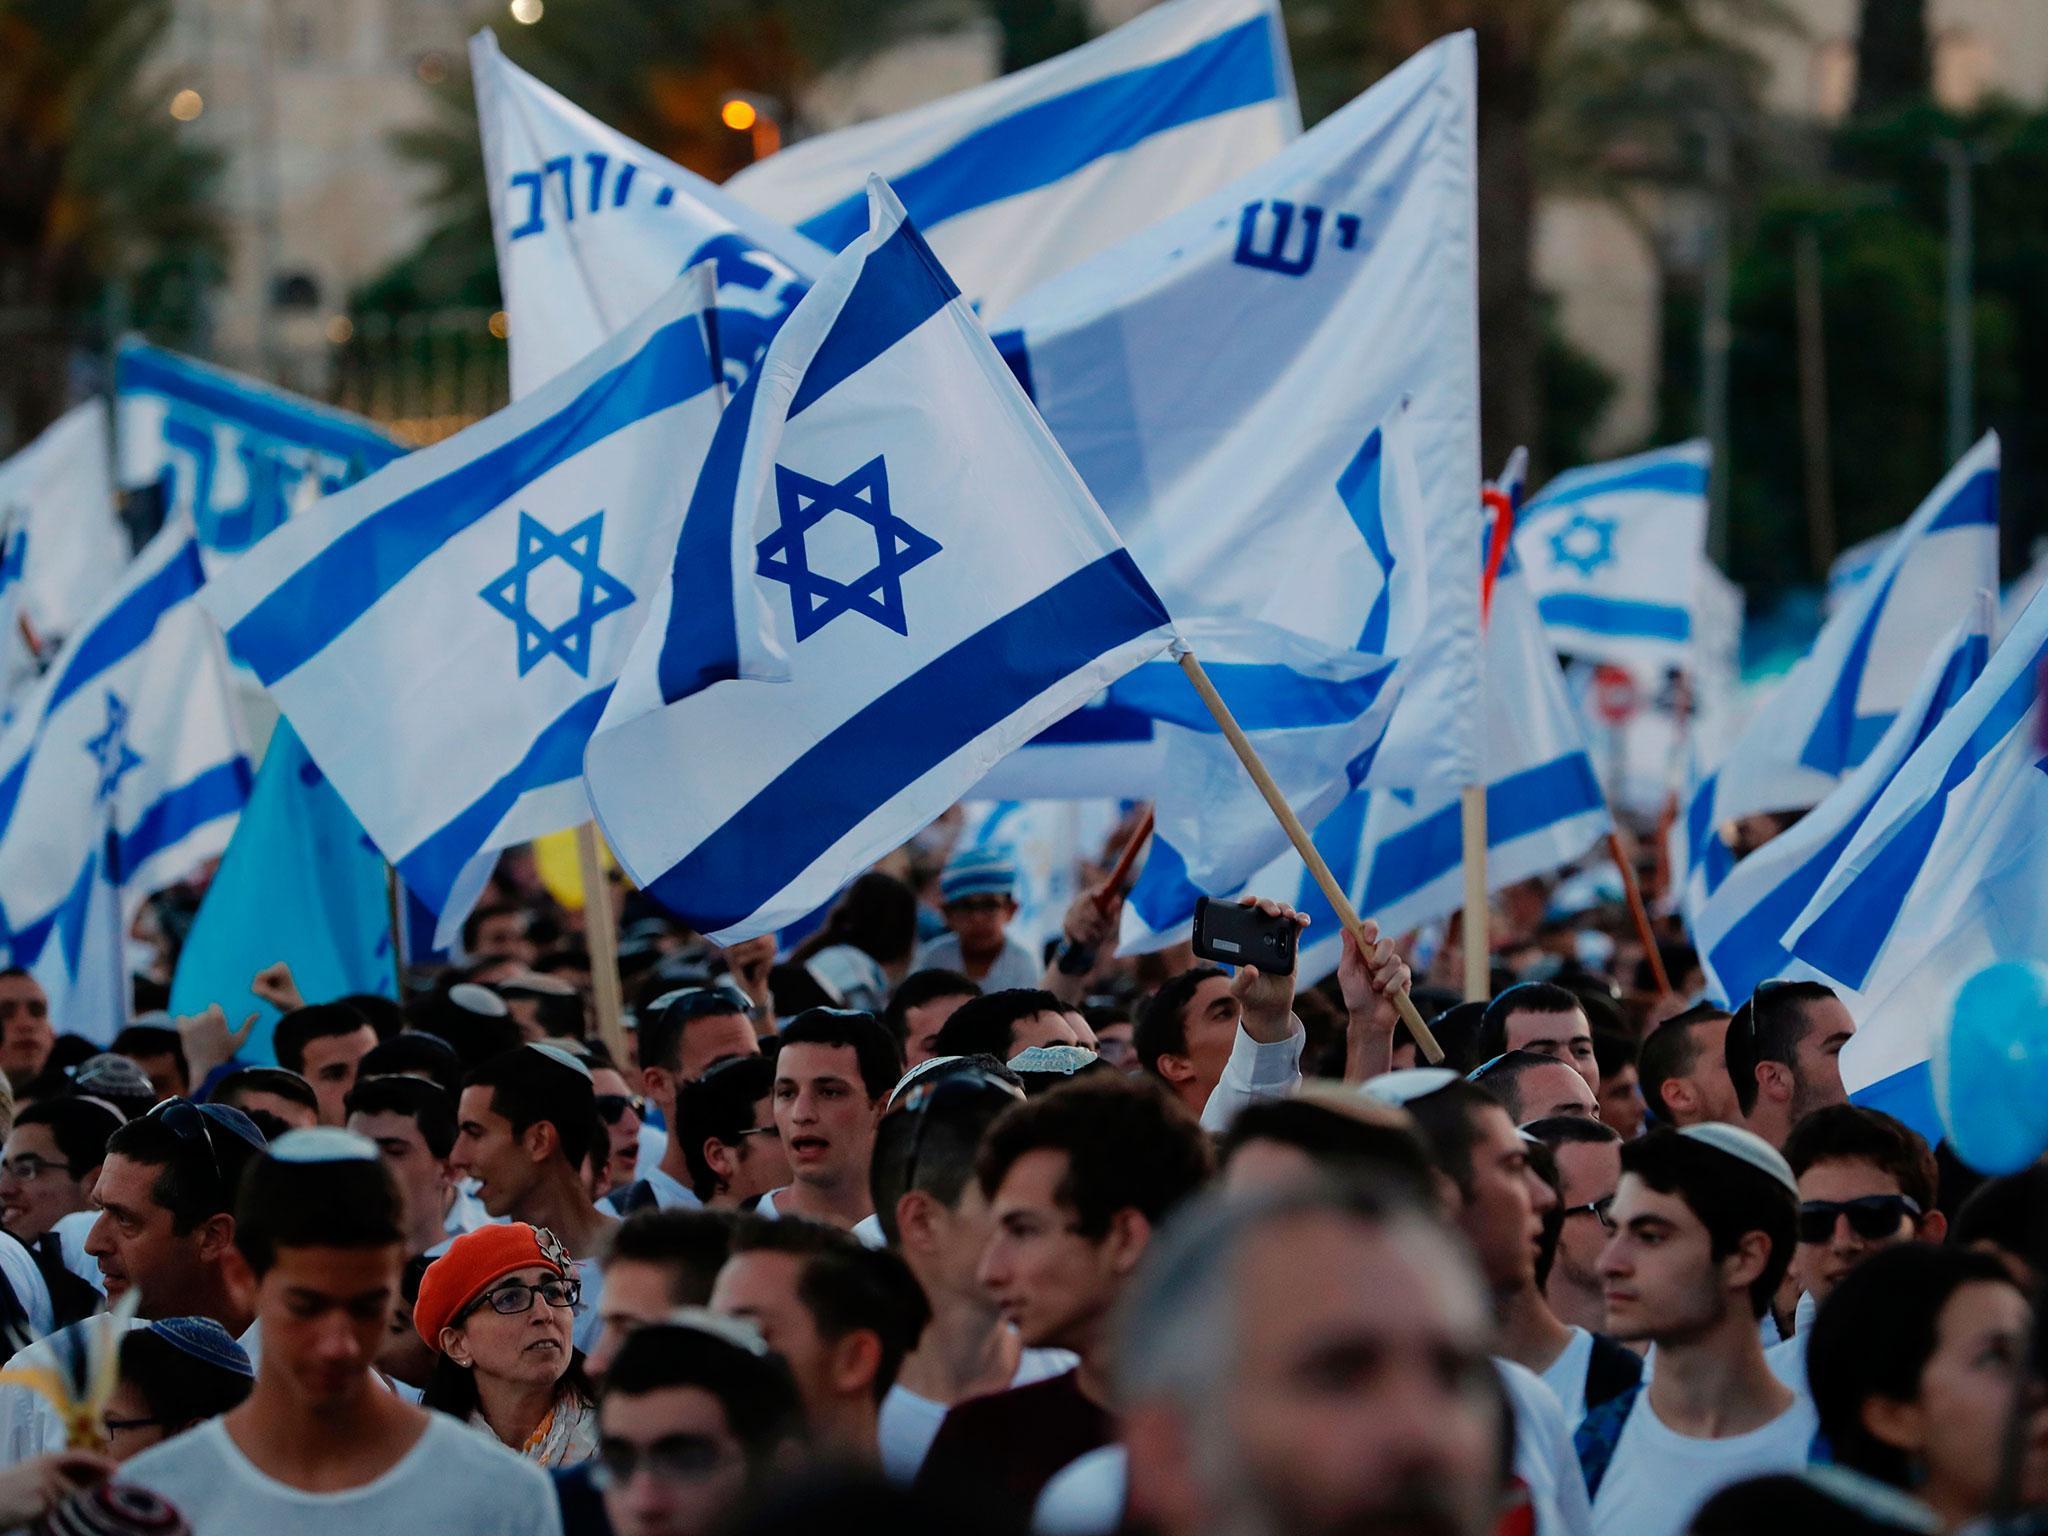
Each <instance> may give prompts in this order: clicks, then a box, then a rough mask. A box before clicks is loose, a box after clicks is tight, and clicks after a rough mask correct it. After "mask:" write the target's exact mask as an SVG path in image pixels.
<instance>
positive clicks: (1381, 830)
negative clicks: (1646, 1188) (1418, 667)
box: [1123, 545, 1611, 985]
mask: <svg viewBox="0 0 2048 1536" xmlns="http://www.w3.org/2000/svg"><path fill="white" fill-rule="evenodd" d="M1470 574H1471V579H1473V580H1475V582H1476V579H1477V575H1478V573H1477V570H1476V568H1475V569H1474V570H1473V571H1472V572H1471V573H1470ZM1485 643H1486V673H1485V676H1486V708H1485V723H1486V732H1485V736H1484V741H1485V750H1486V833H1487V865H1486V871H1487V883H1488V886H1489V888H1490V889H1493V890H1499V889H1501V888H1503V887H1505V886H1508V885H1512V884H1514V883H1515V882H1516V881H1519V880H1527V879H1530V878H1532V877H1533V876H1536V875H1542V874H1548V873H1550V872H1551V871H1553V870H1556V869H1559V868H1561V867H1563V866H1564V865H1566V864H1569V863H1571V862H1572V861H1573V860H1575V859H1577V858H1579V857H1581V856H1582V855H1584V853H1585V852H1586V850H1587V849H1588V848H1590V847H1591V846H1592V845H1593V844H1594V843H1595V842H1596V841H1598V839H1599V838H1600V837H1602V836H1603V835H1604V834H1605V833H1606V832H1607V831H1608V830H1609V829H1610V826H1611V823H1610V822H1609V820H1608V816H1607V805H1606V801H1605V799H1604V798H1603V797H1602V795H1601V793H1600V784H1599V780H1598V779H1597V777H1596V776H1595V775H1594V772H1593V764H1592V761H1591V759H1590V758H1589V757H1588V755H1587V751H1586V743H1585V738H1584V734H1583V732H1582V730H1581V728H1580V725H1579V721H1578V716H1577V714H1576V712H1575V711H1574V710H1573V708H1572V703H1571V698H1570V696H1569V694H1568V693H1567V692H1566V689H1565V681H1564V674H1563V671H1562V669H1561V668H1560V667H1559V665H1558V661H1557V658H1556V656H1555V655H1553V654H1552V653H1551V650H1550V648H1549V644H1548V642H1547V641H1546V640H1545V639H1544V635H1543V625H1542V621H1541V620H1540V619H1539V618H1538V617H1537V613H1536V601H1535V597H1534V595H1533V594H1532V593H1531V591H1530V589H1529V582H1528V577H1527V574H1526V573H1525V572H1524V570H1523V569H1522V567H1521V565H1520V562H1519V560H1518V559H1517V557H1516V554H1515V551H1514V549H1513V546H1512V545H1510V546H1509V547H1508V549H1507V551H1506V552H1505V553H1504V555H1503V556H1502V562H1501V567H1500V570H1499V572H1498V574H1497V576H1496V579H1495V582H1494V589H1493V609H1492V616H1491V619H1490V621H1489V622H1488V624H1487V628H1486V642H1485ZM1397 713H1398V707H1397ZM1315 844H1316V848H1317V850H1318V851H1319V852H1320V853H1321V854H1322V855H1323V860H1324V862H1325V863H1327V864H1328V865H1329V866H1330V872H1331V874H1333V875H1334V876H1335V877H1336V878H1337V880H1338V882H1339V883H1340V884H1341V885H1342V886H1343V887H1344V890H1345V893H1346V894H1347V895H1348V896H1349V897H1350V898H1351V901H1352V905H1353V906H1354V907H1356V908H1357V910H1358V911H1359V912H1360V913H1361V914H1362V915H1364V916H1366V917H1370V918H1373V919H1374V920H1375V921H1377V922H1378V923H1379V925H1380V927H1381V928H1382V929H1383V930H1384V931H1386V932H1388V933H1405V932H1407V931H1409V930H1410V929H1414V928H1418V927H1420V926H1421V925H1422V924H1424V923H1427V922H1431V921H1434V920H1435V919H1437V918H1441V917H1447V916H1449V915H1450V914H1451V913H1452V912H1455V911H1457V910H1458V909H1459V908H1460V907H1461V906H1462V905H1463V903H1464V832H1463V824H1462V822H1461V820H1460V806H1459V790H1458V787H1457V786H1455V785H1444V784H1439V785H1432V786H1426V787H1424V788H1422V789H1418V790H1384V789H1372V788H1365V789H1361V790H1359V791H1357V792H1356V793H1354V794H1352V795H1350V796H1349V797H1347V798H1346V799H1345V800H1344V801H1343V803H1342V804H1340V805H1339V806H1338V807H1337V809H1336V810H1334V811H1332V812H1331V813H1330V814H1329V815H1327V816H1326V817H1324V818H1323V820H1322V822H1321V823H1320V824H1319V825H1318V826H1317V827H1316V829H1315ZM1245 889H1246V890H1249V891H1252V892H1254V893H1256V894H1258V895H1261V896H1273V897H1278V898H1281V899H1284V900H1288V901H1291V902H1293V903H1294V905H1295V906H1296V907H1297V908H1298V909H1300V910H1301V911H1303V912H1306V913H1308V914H1309V917H1310V926H1309V929H1308V931H1307V933H1306V934H1304V935H1303V939H1304V943H1303V945H1302V948H1301V954H1300V958H1299V960H1298V961H1297V964H1296V972H1295V974H1296V975H1297V976H1298V977H1299V978H1300V979H1301V982H1302V984H1304V985H1307V984H1311V983H1313V982H1315V981H1318V980H1320V979H1322V978H1323V977H1325V976H1328V975H1330V974H1331V973H1332V972H1334V971H1335V970H1336V968H1337V961H1338V957H1339V953H1340V948H1341V946H1340V943H1339V928H1338V923H1337V917H1336V914H1335V912H1333V911H1332V910H1331V908H1330V904H1329V902H1328V900H1327V899H1326V898H1325V897H1324V896H1323V893H1322V890H1321V888H1320V887H1319V886H1317V884H1316V883H1315V881H1314V880H1313V879H1312V878H1311V877H1310V875H1309V873H1308V870H1307V868H1306V867H1305V866H1304V865H1303V864H1302V862H1301V860H1300V859H1299V858H1298V857H1297V856H1296V855H1294V854H1293V853H1292V852H1289V853H1287V854H1285V855H1283V856H1281V857H1280V858H1278V859H1276V860H1274V862H1273V863H1272V864H1270V865H1268V866H1267V867H1266V868H1265V869H1264V870H1262V871H1261V872H1260V873H1259V874H1258V875H1256V876H1254V877H1253V878H1252V879H1251V880H1250V881H1249V882H1247V884H1246V886H1245ZM1199 894H1200V892H1199V891H1198V890H1197V889H1196V888H1195V887H1194V886H1193V885H1192V884H1190V883H1189V882H1188V881H1187V878H1186V870H1185V866H1184V864H1183V863H1181V861H1179V860H1178V859H1177V857H1176V856H1175V854H1174V853H1173V852H1172V850H1171V849H1170V847H1169V848H1167V849H1164V850H1162V847H1161V845H1160V844H1159V842H1158V840H1157V839H1156V838H1155V840H1154V843H1153V848H1152V852H1151V854H1150V855H1149V856H1148V857H1147V859H1146V863H1145V869H1144V872H1143V874H1141V875H1140V877H1139V879H1138V883H1137V886H1136V887H1135V888H1134V889H1133V891H1132V893H1131V899H1130V901H1129V902H1128V903H1127V904H1126V906H1125V907H1124V926H1123V948H1124V950H1125V951H1126V952H1135V951H1146V950H1153V949H1159V948H1163V947H1165V946H1166V945H1168V944H1172V943H1177V942H1179V941H1180V940H1183V939H1185V938H1186V937H1187V935H1188V930H1189V926H1190V923H1191V920H1192V918H1193V916H1194V901H1195V897H1196V896H1197V895H1199Z"/></svg>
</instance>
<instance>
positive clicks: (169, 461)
mask: <svg viewBox="0 0 2048 1536" xmlns="http://www.w3.org/2000/svg"><path fill="white" fill-rule="evenodd" d="M114 408H115V412H116V418H115V425H116V427H117V429H118V437H119V441H120V454H121V457H120V475H121V483H122V484H123V485H125V486H129V487H141V486H146V485H153V484H157V483H159V482H161V483H162V484H163V486H164V492H165V494H164V510H165V513H166V515H167V516H168V515H178V514H182V515H184V516H186V517H189V518H191V520H192V524H193V527H194V528H196V529H197V530H198V534H199V544H200V548H202V549H203V550H205V552H206V566H207V569H208V570H209V571H217V570H219V569H220V568H221V566H222V564H223V563H224V562H225V561H226V560H228V559H231V558H232V557H234V556H236V555H239V554H241V553H242V552H243V551H244V550H246V549H248V548H249V547H250V546H252V545H253V544H255V542H256V541H257V540H258V539H260V538H262V537H263V536H264V535H265V534H267V533H269V532H270V531H271V530H272V529H274V528H277V527H279V526H281V525H282V524H283V523H284V522H285V521H286V519H288V518H290V517H291V516H292V515H293V514H294V513H297V512H302V511H304V510H305V509H306V508H307V507H309V506H311V505H312V504H313V503H314V502H315V501H317V500H319V499H320V498H321V497H322V496H325V495H327V494H328V493H330V492H332V491H335V490H338V489H340V488H341V487H342V486H344V485H347V484H349V483H350V482H351V481H352V480H357V479H360V478H361V477H362V476H364V475H366V474H368V473H370V472H371V471H372V470H377V469H382V468H383V467H384V466H385V465H386V464H389V463H390V462H391V461H392V460H393V459H396V458H399V457H401V456H402V455H403V454H404V453H405V452H406V447H405V445H404V444H403V443H401V442H399V441H398V440H397V439H396V438H393V437H390V436H388V435H386V434H385V433H384V432H382V431H381V430H379V429H378V428H377V427H376V426H374V425H372V424H371V423H370V422H368V421H365V420H364V419H363V418H362V417H360V416H356V415H352V414H351V413H349V412H347V411H343V410H337V409H336V408H334V407H333V406H328V405H322V404H320V403H319V402H318V401H315V400H308V399H307V398H306V397H305V396H303V395H295V394H293V393H292V392H291V391H290V390H285V389H275V388H272V387H271V386H270V385H268V384H260V383H258V382H257V381H256V380H254V379H249V378H244V377H243V376H242V375H240V374H238V373H231V372H229V371H228V370H227V369H225V368H216V367H214V366H213V365H212V364H210V363H202V362H199V361H197V360H196V359H194V358H189V357H182V356H180V355H179V354H178V353H176V352H170V351H166V350H165V349H164V348H162V347H152V346H150V345H148V344H147V343H144V342H139V341H129V342H124V343H122V345H121V351H120V354H119V356H118V357H117V358H116V359H115V362H114Z"/></svg>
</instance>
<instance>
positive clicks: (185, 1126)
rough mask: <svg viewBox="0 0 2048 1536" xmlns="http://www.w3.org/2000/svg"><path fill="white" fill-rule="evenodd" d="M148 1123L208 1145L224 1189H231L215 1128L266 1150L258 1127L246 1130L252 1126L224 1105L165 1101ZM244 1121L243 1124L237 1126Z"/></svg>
mask: <svg viewBox="0 0 2048 1536" xmlns="http://www.w3.org/2000/svg"><path fill="white" fill-rule="evenodd" d="M143 1119H145V1120H154V1121H156V1122H157V1123H158V1124H159V1125H161V1126H163V1128H164V1129H165V1130H167V1131H169V1132H170V1133H171V1134H172V1135H173V1136H175V1137H177V1138H178V1140H180V1141H195V1140H196V1141H201V1142H204V1143H205V1144H206V1158H207V1161H208V1162H210V1163H212V1164H213V1181H214V1183H215V1184H216V1185H217V1186H219V1187H220V1188H221V1189H226V1188H227V1175H226V1174H225V1173H223V1172H222V1171H221V1164H220V1148H219V1147H218V1146H217V1145H216V1144H215V1142H214V1139H213V1132H214V1127H215V1126H219V1127H221V1128H222V1129H224V1130H226V1131H229V1132H230V1133H232V1134H233V1135H235V1136H238V1137H240V1138H241V1139H242V1141H244V1142H245V1143H247V1144H248V1145H249V1146H251V1147H253V1148H255V1149H256V1150H257V1151H258V1152H261V1151H263V1150H264V1142H263V1138H262V1137H261V1135H259V1134H257V1133H256V1129H255V1127H254V1126H248V1129H246V1130H245V1129H243V1126H247V1125H248V1122H247V1121H246V1120H243V1118H242V1116H241V1114H240V1113H239V1112H238V1111H234V1110H230V1109H228V1108H227V1107H226V1106H224V1105H220V1104H194V1103H193V1102H192V1101H191V1100H190V1099H165V1100H164V1101H163V1103H161V1104H159V1105H157V1107H156V1108H155V1109H152V1110H151V1111H150V1112H149V1113H148V1114H146V1115H144V1116H143ZM237 1121H242V1124H240V1125H238V1124H236V1122H237Z"/></svg>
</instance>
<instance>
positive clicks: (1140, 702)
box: [1109, 661, 1394, 736]
mask: <svg viewBox="0 0 2048 1536" xmlns="http://www.w3.org/2000/svg"><path fill="white" fill-rule="evenodd" d="M1203 670H1204V671H1206V672H1207V673H1208V674H1209V681H1211V682H1212V683H1214V684H1215V685H1216V691H1217V692H1218V693H1220V694H1222V695H1223V702H1224V703H1225V704H1227V705H1229V706H1230V712H1231V714H1233V715H1234V716H1236V717H1237V723H1238V724H1239V725H1241V726H1243V727H1244V728H1245V729H1246V730H1247V731H1275V730H1304V729H1312V728H1314V727H1316V726H1323V725H1341V724H1342V723H1344V722H1345V721H1347V720H1356V719H1357V718H1358V717H1359V716H1360V715H1362V714H1364V713H1365V712H1366V711H1367V710H1368V709H1370V708H1372V706H1373V704H1374V703H1375V701H1377V700H1378V698H1379V696H1380V693H1381V691H1382V690H1383V689H1384V688H1385V687H1386V685H1387V679H1388V678H1389V677H1390V676H1391V675H1392V674H1393V670H1394V669H1393V667H1392V666H1391V665H1388V666H1384V667H1381V668H1379V669H1378V670H1377V671H1374V672H1368V673H1367V674H1366V675H1365V676H1363V677H1354V678H1349V679H1346V680H1345V681H1342V682H1332V681H1330V680H1328V679H1325V678H1319V677H1306V676H1304V675H1302V674H1301V673H1299V672H1296V671H1295V670H1294V669H1293V668H1291V667H1283V666H1277V665H1272V664H1268V663H1262V662H1249V661H1245V662H1238V661H1225V662H1209V663H1206V664H1205V665H1204V667H1203ZM1109 696H1110V698H1111V700H1113V701H1114V702H1115V703H1118V704H1122V705H1126V706H1128V707H1129V708H1131V709H1134V710H1137V711H1139V712H1140V713H1142V714H1145V715H1148V716H1150V717H1151V718H1152V719H1154V720H1163V721H1165V722H1167V723H1168V724H1170V725H1178V726H1180V727H1182V728H1183V729H1185V730H1190V731H1201V732H1203V733H1205V734H1207V735H1211V736H1215V735H1220V734H1222V729H1223V728H1222V727H1221V726H1219V725H1218V724H1217V723H1216V720H1215V717H1214V716H1213V715H1211V714H1210V713H1209V711H1208V710H1207V709H1206V708H1204V707H1203V704H1202V700H1201V697H1200V696H1199V695H1198V694H1197V693H1196V692H1195V690H1194V688H1193V687H1192V686H1191V685H1190V684H1189V683H1188V681H1187V677H1186V674H1184V673H1183V672H1182V671H1181V669H1180V668H1179V667H1177V666H1175V665H1173V664H1172V663H1171V662H1148V663H1146V664H1145V665H1144V666H1141V667H1134V668H1133V669H1132V670H1131V671H1129V672H1128V673H1126V674H1125V675H1124V676H1122V677H1120V678H1118V679H1117V680H1116V682H1114V683H1112V684H1111V685H1110V689H1109Z"/></svg>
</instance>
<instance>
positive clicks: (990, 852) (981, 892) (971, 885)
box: [939, 848, 1017, 902]
mask: <svg viewBox="0 0 2048 1536" xmlns="http://www.w3.org/2000/svg"><path fill="white" fill-rule="evenodd" d="M1016 893H1017V861H1016V859H1014V858H1012V857H1011V855H1010V852H1009V850H1008V849H1006V848H969V849H967V850H966V851H965V852H964V853H956V854H954V855H953V857H952V858H950V859H948V860H947V861H946V868H945V870H944V872H943V873H941V874H940V876H939V899H940V900H941V901H949V902H950V901H959V900H960V899H961V898H963V897H966V896H1014V895H1015V894H1016Z"/></svg>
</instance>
